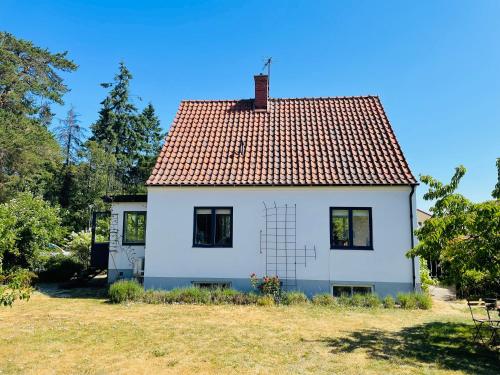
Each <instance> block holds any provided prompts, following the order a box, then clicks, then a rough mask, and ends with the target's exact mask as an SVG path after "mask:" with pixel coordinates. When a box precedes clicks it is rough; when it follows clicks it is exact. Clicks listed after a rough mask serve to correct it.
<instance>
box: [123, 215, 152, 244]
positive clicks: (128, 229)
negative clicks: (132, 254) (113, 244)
mask: <svg viewBox="0 0 500 375" xmlns="http://www.w3.org/2000/svg"><path fill="white" fill-rule="evenodd" d="M145 242H146V212H145V211H125V212H124V213H123V241H122V244H123V245H144V244H145Z"/></svg>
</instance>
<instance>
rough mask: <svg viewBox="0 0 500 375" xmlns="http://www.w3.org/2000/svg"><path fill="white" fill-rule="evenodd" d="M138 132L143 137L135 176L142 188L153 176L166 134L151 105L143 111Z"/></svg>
mask: <svg viewBox="0 0 500 375" xmlns="http://www.w3.org/2000/svg"><path fill="white" fill-rule="evenodd" d="M137 132H138V133H140V134H141V135H142V141H141V144H142V147H141V149H140V153H139V157H138V162H137V168H136V169H135V171H134V172H135V173H134V176H133V181H134V183H135V184H136V185H139V186H142V185H144V182H146V180H147V179H148V177H149V176H150V174H151V170H152V169H153V167H154V164H155V162H156V158H157V157H158V153H159V151H160V148H161V142H162V140H163V137H164V136H165V134H164V133H163V132H162V129H161V126H160V120H159V119H158V117H157V116H156V113H155V109H154V107H153V105H152V104H151V103H149V104H148V105H147V106H146V108H144V110H143V111H142V113H141V114H140V116H139V117H138V119H137Z"/></svg>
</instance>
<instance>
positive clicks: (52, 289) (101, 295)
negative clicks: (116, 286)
mask: <svg viewBox="0 0 500 375" xmlns="http://www.w3.org/2000/svg"><path fill="white" fill-rule="evenodd" d="M36 289H37V291H38V292H40V293H42V294H44V295H46V296H49V297H53V298H92V299H105V298H107V295H108V289H107V287H104V286H101V285H96V286H90V287H82V288H65V287H64V285H60V284H57V283H39V284H37V285H36Z"/></svg>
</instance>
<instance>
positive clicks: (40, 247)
mask: <svg viewBox="0 0 500 375" xmlns="http://www.w3.org/2000/svg"><path fill="white" fill-rule="evenodd" d="M2 167H3V165H2ZM63 232H64V229H63V227H61V215H60V211H59V208H57V207H53V206H52V205H51V204H50V203H49V202H47V201H44V200H43V199H42V198H40V197H37V196H34V195H33V194H32V193H29V192H26V193H19V194H18V195H17V196H16V197H15V198H13V199H11V200H10V201H8V202H6V203H2V204H0V269H3V271H4V272H5V271H10V270H14V269H16V268H26V269H29V270H31V271H34V270H37V269H39V268H40V267H42V266H43V257H44V253H45V252H47V250H48V249H49V246H50V244H52V243H59V242H60V240H62V238H63Z"/></svg>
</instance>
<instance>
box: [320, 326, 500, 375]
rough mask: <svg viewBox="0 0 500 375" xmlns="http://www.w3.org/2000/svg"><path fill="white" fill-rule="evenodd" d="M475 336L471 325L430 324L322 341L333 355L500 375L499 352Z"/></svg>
mask: <svg viewBox="0 0 500 375" xmlns="http://www.w3.org/2000/svg"><path fill="white" fill-rule="evenodd" d="M472 337H473V327H472V325H467V324H462V323H451V322H450V323H445V322H430V323H425V324H421V325H417V326H413V327H407V328H404V329H402V330H401V331H398V332H387V331H382V330H363V331H357V332H353V333H352V334H351V336H350V337H345V338H326V339H323V340H322V341H323V342H325V343H326V344H327V345H328V346H329V347H331V348H332V352H333V353H349V352H353V351H355V350H357V349H363V350H365V351H366V352H367V354H368V357H369V358H373V359H377V360H386V361H397V362H398V363H401V364H405V365H409V366H416V367H418V366H420V365H421V364H422V363H427V364H434V365H436V366H437V367H438V368H442V369H447V370H455V371H463V372H465V373H470V374H500V356H499V353H498V352H495V351H494V350H493V349H488V348H486V347H483V346H479V345H477V344H475V343H473V342H472Z"/></svg>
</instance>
